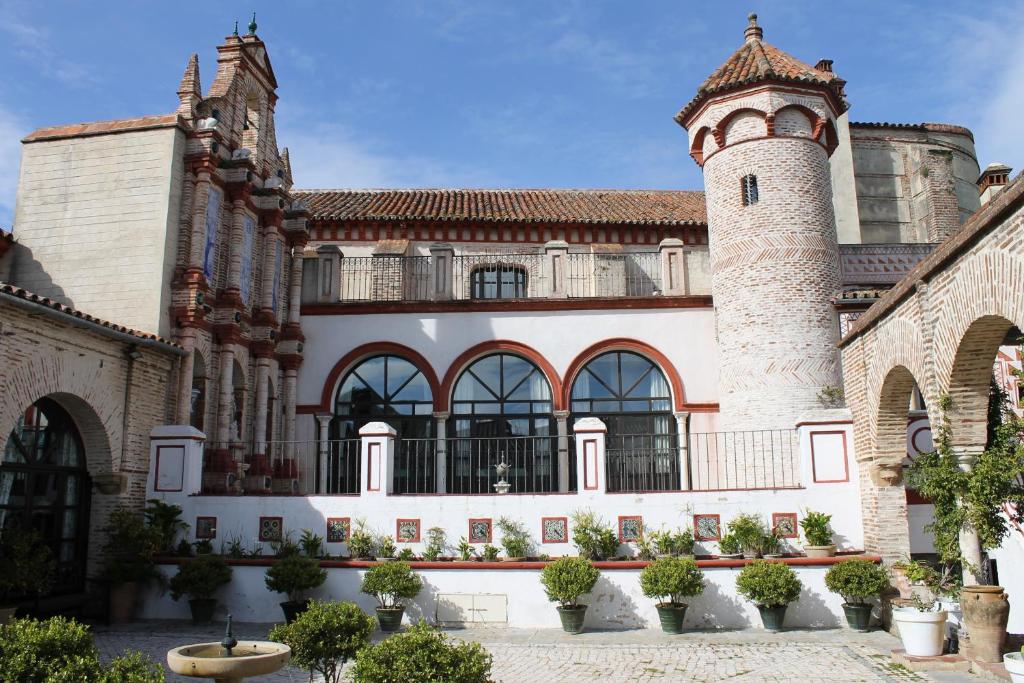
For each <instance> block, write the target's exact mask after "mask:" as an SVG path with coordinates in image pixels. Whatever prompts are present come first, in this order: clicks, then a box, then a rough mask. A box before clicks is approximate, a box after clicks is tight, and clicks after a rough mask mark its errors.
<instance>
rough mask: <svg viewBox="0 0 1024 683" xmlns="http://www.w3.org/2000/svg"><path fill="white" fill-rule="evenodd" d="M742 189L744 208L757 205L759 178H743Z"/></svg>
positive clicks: (747, 176)
mask: <svg viewBox="0 0 1024 683" xmlns="http://www.w3.org/2000/svg"><path fill="white" fill-rule="evenodd" d="M740 188H741V190H742V191H743V206H750V205H751V204H757V199H758V196H757V176H756V175H753V174H750V175H745V176H743V178H742V180H741V181H740Z"/></svg>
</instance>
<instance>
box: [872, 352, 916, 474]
mask: <svg viewBox="0 0 1024 683" xmlns="http://www.w3.org/2000/svg"><path fill="white" fill-rule="evenodd" d="M915 384H917V380H916V379H915V377H914V374H913V373H912V372H911V371H910V370H909V369H908V368H907V367H906V366H905V365H898V364H897V365H893V366H891V367H890V368H889V370H888V371H887V372H886V373H885V378H884V379H883V381H882V385H881V387H880V388H879V391H878V408H877V409H876V411H875V417H874V424H873V427H874V430H873V431H874V437H875V438H874V448H873V453H872V454H871V455H872V459H873V460H874V463H875V464H876V465H877V466H878V467H880V468H881V469H883V470H885V471H887V472H890V473H892V476H893V477H894V478H895V477H896V473H898V471H899V468H900V467H901V465H902V463H903V460H904V458H906V456H907V415H908V412H909V409H910V399H911V396H912V394H913V391H914V385H915Z"/></svg>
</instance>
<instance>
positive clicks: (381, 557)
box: [376, 534, 398, 562]
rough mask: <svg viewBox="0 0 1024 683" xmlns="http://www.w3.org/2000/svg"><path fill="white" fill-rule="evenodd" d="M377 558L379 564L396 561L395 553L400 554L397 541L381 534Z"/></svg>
mask: <svg viewBox="0 0 1024 683" xmlns="http://www.w3.org/2000/svg"><path fill="white" fill-rule="evenodd" d="M376 547H377V552H376V557H377V561H378V562H390V561H392V560H394V559H395V553H397V552H398V547H397V546H396V545H395V539H393V538H391V537H390V536H388V535H387V534H381V535H380V536H378V537H377V540H376Z"/></svg>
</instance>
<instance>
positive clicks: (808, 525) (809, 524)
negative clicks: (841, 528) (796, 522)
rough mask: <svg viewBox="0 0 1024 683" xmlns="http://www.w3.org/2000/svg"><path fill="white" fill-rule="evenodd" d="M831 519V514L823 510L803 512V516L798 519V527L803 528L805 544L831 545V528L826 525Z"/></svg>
mask: <svg viewBox="0 0 1024 683" xmlns="http://www.w3.org/2000/svg"><path fill="white" fill-rule="evenodd" d="M831 521H832V515H826V514H825V513H824V512H815V511H814V510H808V511H807V512H805V513H804V518H803V519H801V520H800V528H801V529H803V530H804V538H806V539H807V545H832V530H831V529H830V528H829V525H828V523H829V522H831Z"/></svg>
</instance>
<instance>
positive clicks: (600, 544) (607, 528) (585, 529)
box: [572, 510, 619, 560]
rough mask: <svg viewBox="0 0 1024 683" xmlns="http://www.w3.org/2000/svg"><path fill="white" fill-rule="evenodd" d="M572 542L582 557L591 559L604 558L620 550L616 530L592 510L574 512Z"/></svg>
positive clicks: (612, 555)
mask: <svg viewBox="0 0 1024 683" xmlns="http://www.w3.org/2000/svg"><path fill="white" fill-rule="evenodd" d="M572 542H573V545H575V546H576V549H577V550H578V551H579V553H580V556H581V557H585V558H587V559H591V560H604V559H606V558H609V557H614V556H615V555H617V554H618V552H619V538H618V536H617V535H616V534H615V530H614V529H613V528H612V527H611V525H610V524H608V523H606V522H605V521H604V520H603V519H602V518H601V517H599V516H598V515H597V514H596V513H594V512H592V511H590V510H577V511H576V512H574V513H572Z"/></svg>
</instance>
